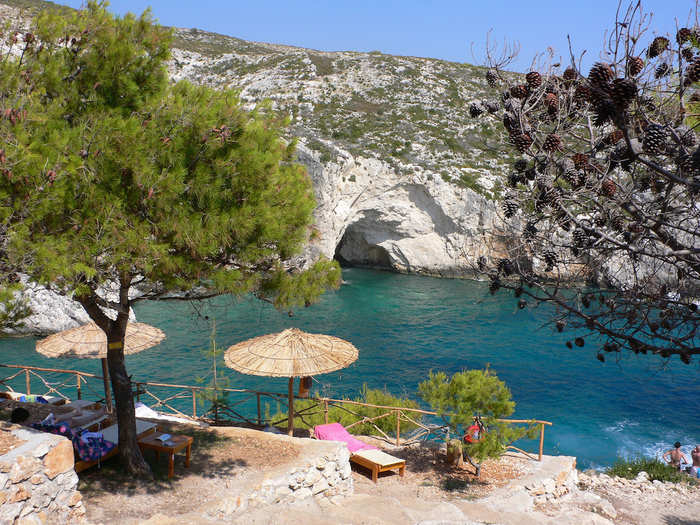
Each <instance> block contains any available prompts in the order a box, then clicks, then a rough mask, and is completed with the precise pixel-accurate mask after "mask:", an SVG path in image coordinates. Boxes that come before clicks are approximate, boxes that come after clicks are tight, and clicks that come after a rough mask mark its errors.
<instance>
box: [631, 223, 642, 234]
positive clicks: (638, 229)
mask: <svg viewBox="0 0 700 525" xmlns="http://www.w3.org/2000/svg"><path fill="white" fill-rule="evenodd" d="M627 230H628V231H630V232H632V233H642V232H643V231H644V226H642V225H641V224H640V223H638V222H631V223H630V224H629V226H627Z"/></svg>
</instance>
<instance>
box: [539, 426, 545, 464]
mask: <svg viewBox="0 0 700 525" xmlns="http://www.w3.org/2000/svg"><path fill="white" fill-rule="evenodd" d="M543 445H544V423H540V459H539V461H542V446H543Z"/></svg>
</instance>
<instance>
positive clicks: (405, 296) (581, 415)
mask: <svg viewBox="0 0 700 525" xmlns="http://www.w3.org/2000/svg"><path fill="white" fill-rule="evenodd" d="M343 278H344V284H343V286H341V288H340V289H339V290H338V291H336V292H332V293H328V294H326V295H325V296H324V297H323V298H322V300H321V301H320V303H319V304H316V305H314V306H312V307H310V308H306V309H301V310H297V311H295V313H294V316H293V317H289V316H288V315H287V313H285V312H278V311H276V310H275V309H274V308H273V307H272V306H270V305H269V304H266V303H262V302H260V301H257V300H254V299H241V300H236V299H233V298H231V297H220V298H217V299H215V300H212V301H209V302H207V303H205V304H202V305H199V306H198V310H197V311H195V309H194V307H193V306H192V305H190V304H189V303H186V302H167V303H165V302H159V303H146V304H144V303H140V304H138V305H137V306H136V315H137V317H138V319H139V320H140V321H143V322H146V323H150V324H153V325H155V326H158V327H160V328H161V329H163V330H164V331H165V333H166V335H167V339H166V340H165V341H164V342H163V343H162V344H160V345H159V346H157V347H154V348H152V349H149V350H146V351H144V352H142V353H140V354H137V355H134V356H129V357H127V367H128V369H129V372H130V373H132V374H133V375H134V380H147V381H158V382H166V383H179V384H196V383H195V377H197V376H204V375H206V374H207V373H208V367H209V366H210V364H211V363H210V362H208V361H207V359H206V358H205V357H204V356H203V355H202V354H201V353H200V350H202V349H205V348H206V347H207V346H208V342H209V337H210V330H211V328H210V322H211V320H212V319H216V326H217V336H216V339H217V343H218V344H219V346H223V347H227V346H229V345H231V344H234V343H236V342H239V341H242V340H244V339H247V338H250V337H254V336H256V335H262V334H265V333H269V332H276V331H279V330H282V329H284V328H286V327H290V326H296V327H298V328H301V329H303V330H306V331H309V332H323V333H328V334H332V335H336V336H338V337H341V338H344V339H347V340H349V341H351V342H352V343H354V344H355V346H357V347H358V348H359V350H360V357H359V359H358V360H357V362H356V363H354V364H353V365H352V366H351V367H349V368H347V369H345V370H342V371H339V372H335V373H332V374H327V375H323V376H318V377H317V378H316V379H317V380H318V381H319V382H317V383H316V384H315V385H314V388H315V389H320V390H321V391H322V393H324V394H326V395H333V396H342V395H354V394H356V393H357V392H358V391H359V389H360V388H361V387H362V384H363V383H366V384H367V385H368V386H369V387H371V388H386V389H387V390H389V391H391V392H392V393H395V394H402V395H408V396H410V397H414V398H417V394H416V390H417V385H418V383H419V382H420V381H421V380H423V379H424V378H425V377H426V375H427V374H428V371H429V370H431V369H433V370H443V371H445V372H447V373H454V372H456V371H459V370H461V369H465V368H483V367H484V366H485V365H486V364H487V363H488V364H490V366H491V368H492V369H493V370H495V371H496V372H497V374H498V375H499V377H500V378H501V379H503V380H504V381H506V383H507V384H508V385H509V387H510V388H511V390H512V393H513V399H514V400H515V401H516V403H517V408H516V413H515V415H514V417H518V418H537V419H545V420H549V421H552V422H553V423H554V426H553V427H550V428H548V429H547V431H546V434H545V453H557V454H568V455H574V456H577V457H578V464H579V466H580V467H581V468H588V467H602V466H605V465H609V464H610V463H612V462H613V461H614V459H615V458H616V457H617V456H630V455H635V454H640V453H643V454H651V455H658V454H659V453H660V452H662V451H663V450H665V449H667V448H669V447H670V445H671V444H672V443H673V442H674V441H676V440H680V441H681V442H682V443H683V445H684V450H685V451H686V453H688V452H689V451H690V448H692V447H691V444H692V445H693V446H694V444H695V443H698V442H700V416H699V413H698V412H699V411H698V407H699V404H700V383H699V381H698V378H699V377H700V375H699V372H700V371H699V370H698V364H697V362H694V363H693V364H692V365H690V366H688V365H683V364H682V363H681V362H680V361H676V360H673V361H672V362H670V363H668V364H667V365H666V366H665V367H663V368H662V367H661V362H660V361H659V360H657V359H656V358H653V357H652V358H649V357H646V358H645V357H641V356H640V357H636V356H625V358H624V359H623V360H622V361H621V362H620V363H615V362H612V361H609V362H606V363H600V362H598V361H597V360H596V358H595V353H596V350H595V349H594V347H593V346H591V345H590V344H589V343H588V342H587V343H586V346H585V347H584V348H577V347H574V348H575V350H568V349H567V348H566V347H565V346H564V342H565V341H566V339H568V338H573V337H574V335H573V334H571V333H567V332H564V333H563V334H559V333H556V332H553V331H552V330H551V329H550V328H549V327H542V324H543V316H544V313H545V312H543V311H541V310H538V309H536V308H526V309H525V310H519V309H518V308H517V305H516V302H515V300H514V299H513V297H512V295H511V294H509V293H506V292H502V293H499V294H496V295H495V296H490V295H489V294H488V289H487V288H488V287H487V285H485V284H484V283H478V282H473V281H458V280H447V279H433V278H427V277H416V276H406V275H397V274H391V273H386V272H374V271H369V270H360V269H345V270H344V271H343ZM204 316H208V317H209V320H207V319H205V317H204ZM34 343H35V339H34V338H22V339H4V340H0V363H11V364H31V365H36V366H47V367H61V368H72V369H80V370H85V371H90V372H95V373H97V372H98V370H99V362H98V361H94V360H67V359H65V360H55V359H48V358H44V357H42V356H40V355H38V354H37V353H36V352H35V351H34ZM222 367H223V365H222ZM5 370H6V369H0V376H5V375H7V374H6V373H5ZM224 370H225V373H226V374H227V376H228V377H229V378H230V380H231V386H234V387H245V388H254V389H258V390H266V391H273V392H280V393H285V392H286V387H287V383H286V379H274V378H259V377H252V376H245V375H242V374H239V373H236V372H234V371H231V370H226V369H224ZM56 380H57V381H58V379H56ZM22 384H23V382H19V383H18V386H20V385H22ZM35 384H37V387H38V383H35ZM97 392H99V388H97ZM146 402H148V401H147V400H146ZM181 403H182V401H181ZM190 403H191V402H190ZM247 407H248V409H250V408H253V407H251V406H250V404H249V405H248V406H247ZM253 410H254V408H253ZM272 411H273V412H274V411H275V407H272ZM252 414H253V413H252V412H249V415H251V416H252ZM529 448H531V449H533V450H535V449H536V443H534V442H533V443H530V444H529Z"/></svg>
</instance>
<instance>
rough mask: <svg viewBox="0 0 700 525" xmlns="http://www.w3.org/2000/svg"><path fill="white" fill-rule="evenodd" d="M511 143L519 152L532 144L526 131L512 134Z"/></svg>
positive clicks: (523, 151)
mask: <svg viewBox="0 0 700 525" xmlns="http://www.w3.org/2000/svg"><path fill="white" fill-rule="evenodd" d="M512 141H513V144H514V145H515V147H516V148H517V150H518V151H519V152H520V153H525V152H526V151H527V149H528V148H529V147H530V146H532V137H530V135H529V134H527V133H521V134H520V135H513V137H512Z"/></svg>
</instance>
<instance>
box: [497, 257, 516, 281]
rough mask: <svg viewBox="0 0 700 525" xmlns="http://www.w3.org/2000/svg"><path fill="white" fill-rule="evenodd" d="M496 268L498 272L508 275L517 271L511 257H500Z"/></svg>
mask: <svg viewBox="0 0 700 525" xmlns="http://www.w3.org/2000/svg"><path fill="white" fill-rule="evenodd" d="M496 270H498V273H502V274H503V275H505V276H506V277H507V276H509V275H510V274H512V273H514V272H515V266H513V263H512V262H511V261H510V259H499V261H498V264H497V265H496Z"/></svg>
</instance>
